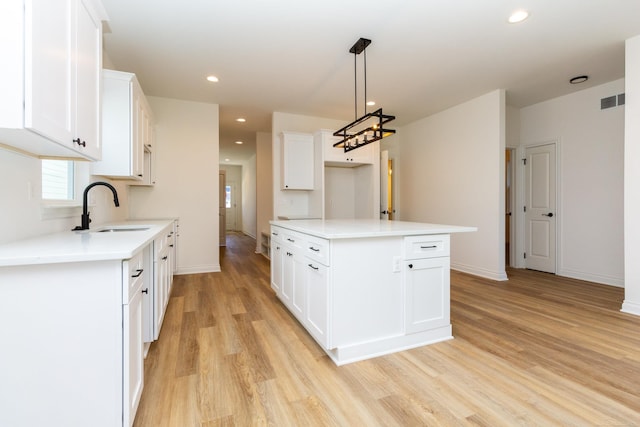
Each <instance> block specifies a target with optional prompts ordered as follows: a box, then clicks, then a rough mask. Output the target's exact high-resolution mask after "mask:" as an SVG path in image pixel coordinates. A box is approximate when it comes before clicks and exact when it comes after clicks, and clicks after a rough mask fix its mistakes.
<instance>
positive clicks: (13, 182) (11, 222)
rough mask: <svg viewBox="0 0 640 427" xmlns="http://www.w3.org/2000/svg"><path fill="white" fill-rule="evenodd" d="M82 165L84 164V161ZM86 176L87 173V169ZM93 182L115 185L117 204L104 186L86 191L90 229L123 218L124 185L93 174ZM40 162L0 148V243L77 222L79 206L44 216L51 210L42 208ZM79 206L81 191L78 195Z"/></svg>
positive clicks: (68, 227) (125, 207)
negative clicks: (63, 214)
mask: <svg viewBox="0 0 640 427" xmlns="http://www.w3.org/2000/svg"><path fill="white" fill-rule="evenodd" d="M82 164H83V165H85V166H88V164H87V163H86V162H82ZM87 178H88V172H87ZM93 180H94V181H97V180H99V181H107V182H110V183H111V184H113V185H114V186H115V187H116V190H117V192H118V199H119V201H120V207H119V208H116V207H115V206H114V204H113V196H112V194H111V191H109V190H108V189H106V188H104V187H94V188H93V189H92V190H90V194H89V195H90V201H92V200H93V201H94V202H95V203H94V204H93V205H92V206H90V208H89V212H90V214H91V220H92V222H91V228H95V227H97V226H99V225H100V224H103V223H105V222H112V221H120V220H125V219H127V217H128V215H129V209H128V198H129V197H128V190H127V186H126V185H124V184H123V183H120V182H117V181H110V180H107V179H103V178H102V177H96V178H95V179H93ZM41 194H42V173H41V161H40V159H37V158H35V157H29V156H26V155H23V154H18V153H15V152H13V151H9V150H5V149H2V148H0V200H2V208H1V209H0V224H2V227H1V228H0V243H6V242H11V241H14V240H20V239H25V238H29V237H33V236H37V235H41V234H47V233H55V232H60V231H67V230H71V229H72V228H74V227H75V226H76V225H80V215H81V214H82V209H81V208H80V207H79V208H75V209H73V212H72V213H71V214H69V216H66V217H63V218H51V219H47V218H48V217H49V215H50V214H51V210H45V209H43V207H42V199H41ZM79 201H80V205H81V204H82V194H80V195H79Z"/></svg>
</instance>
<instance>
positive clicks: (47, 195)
mask: <svg viewBox="0 0 640 427" xmlns="http://www.w3.org/2000/svg"><path fill="white" fill-rule="evenodd" d="M41 165H42V194H41V197H42V206H41V207H42V210H41V215H42V219H54V218H70V217H74V216H78V215H80V213H81V210H82V192H83V190H84V188H85V187H86V186H87V185H88V184H89V173H90V171H89V168H90V165H89V162H74V161H71V160H50V159H43V160H42V163H41Z"/></svg>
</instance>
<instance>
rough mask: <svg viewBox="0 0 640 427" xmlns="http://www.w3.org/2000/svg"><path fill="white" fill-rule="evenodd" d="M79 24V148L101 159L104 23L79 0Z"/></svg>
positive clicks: (76, 121) (76, 130) (77, 128)
mask: <svg viewBox="0 0 640 427" xmlns="http://www.w3.org/2000/svg"><path fill="white" fill-rule="evenodd" d="M76 19H77V26H76V54H75V64H76V101H77V102H76V108H75V135H74V138H79V139H80V146H78V145H77V144H76V148H77V150H78V151H79V152H81V153H82V154H83V155H85V156H87V157H90V158H92V159H93V160H99V159H100V158H101V155H102V154H101V153H102V147H101V138H100V71H101V68H102V59H101V55H102V48H101V44H102V23H101V22H100V21H99V20H98V19H96V18H95V17H93V16H92V15H91V13H90V12H89V10H88V9H87V7H86V5H85V4H84V0H78V14H77V18H76Z"/></svg>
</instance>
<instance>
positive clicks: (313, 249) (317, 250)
mask: <svg viewBox="0 0 640 427" xmlns="http://www.w3.org/2000/svg"><path fill="white" fill-rule="evenodd" d="M309 249H311V250H312V251H313V252H320V249H316V248H314V247H313V246H309Z"/></svg>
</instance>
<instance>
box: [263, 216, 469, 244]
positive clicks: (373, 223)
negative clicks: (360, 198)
mask: <svg viewBox="0 0 640 427" xmlns="http://www.w3.org/2000/svg"><path fill="white" fill-rule="evenodd" d="M270 224H272V225H276V226H279V227H283V228H287V229H289V230H293V231H298V232H301V233H306V234H310V235H312V236H316V237H321V238H323V239H349V238H363V237H385V236H415V235H421V234H451V233H465V232H470V231H477V230H478V229H477V228H476V227H463V226H458V225H443V224H426V223H421V222H407V221H386V220H379V219H327V220H321V219H318V220H296V221H270Z"/></svg>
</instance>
